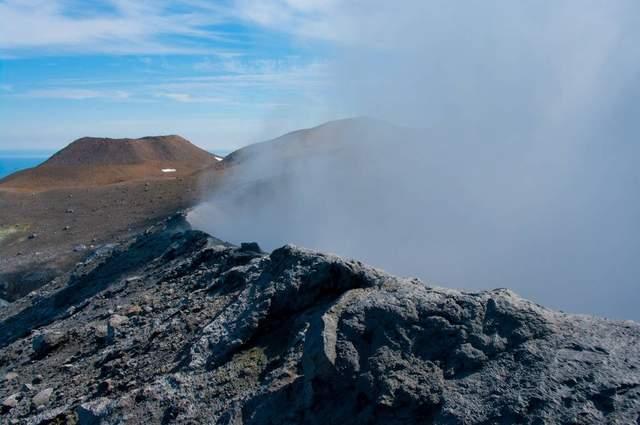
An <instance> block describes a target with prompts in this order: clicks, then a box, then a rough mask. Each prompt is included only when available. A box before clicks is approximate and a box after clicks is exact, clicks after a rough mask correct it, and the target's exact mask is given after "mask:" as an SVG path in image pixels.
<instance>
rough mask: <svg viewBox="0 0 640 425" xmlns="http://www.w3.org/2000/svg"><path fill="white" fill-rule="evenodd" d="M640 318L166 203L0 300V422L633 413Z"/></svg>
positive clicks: (519, 419)
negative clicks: (397, 267) (164, 218)
mask: <svg viewBox="0 0 640 425" xmlns="http://www.w3.org/2000/svg"><path fill="white" fill-rule="evenodd" d="M639 343H640V325H638V324H636V323H632V322H613V321H606V320H603V319H596V318H591V317H586V316H572V315H567V314H562V313H557V312H552V311H549V310H546V309H544V308H542V307H540V306H538V305H535V304H533V303H531V302H528V301H525V300H523V299H521V298H519V297H518V296H517V295H515V294H513V293H511V292H510V291H508V290H495V291H489V292H482V293H465V292H459V291H455V290H450V289H443V288H435V287H430V286H428V285H426V284H424V283H422V282H420V281H417V280H409V279H400V278H396V277H393V276H389V275H387V274H385V273H384V272H382V271H380V270H377V269H374V268H371V267H368V266H365V265H363V264H361V263H359V262H357V261H350V260H345V259H342V258H339V257H336V256H332V255H326V254H320V253H316V252H312V251H307V250H304V249H301V248H296V247H293V246H285V247H283V248H280V249H277V250H275V251H273V252H272V253H271V254H266V253H263V252H260V249H259V247H258V246H257V245H255V244H244V245H242V246H241V247H234V246H230V245H228V244H224V243H223V242H221V241H219V240H217V239H215V238H212V237H210V236H208V235H206V234H204V233H201V232H196V231H191V230H189V229H188V227H187V226H186V225H185V223H184V222H183V221H181V220H180V219H179V218H175V219H173V220H171V221H169V222H168V223H165V224H163V225H161V226H159V227H158V228H155V229H149V231H147V232H146V233H145V234H142V235H140V236H138V237H137V238H136V239H135V240H132V241H129V242H127V243H125V244H123V245H121V246H119V247H116V248H114V249H113V251H112V252H110V253H104V254H101V255H97V256H94V257H92V258H89V259H87V261H85V262H84V263H83V264H81V265H79V266H78V268H77V269H76V270H75V271H74V273H73V274H72V275H71V276H69V277H68V279H60V280H58V281H56V282H54V283H52V284H50V285H48V286H45V287H43V288H41V289H40V290H38V291H37V292H36V293H33V294H32V295H31V296H29V297H26V298H24V299H22V300H19V301H17V302H15V303H12V304H10V305H9V306H7V307H5V308H4V309H2V310H0V372H1V377H2V379H3V384H2V385H1V386H0V401H1V402H2V405H1V406H0V409H2V416H0V419H1V422H2V423H20V424H22V423H27V424H49V423H56V424H63V423H80V424H95V423H105V424H119V423H133V424H136V423H145V424H149V423H167V424H168V423H191V424H194V423H212V424H300V423H307V424H334V423H336V424H337V423H340V424H343V423H353V424H361V423H362V424H364V423H367V424H369V423H380V424H408V423H425V424H430V423H434V424H510V423H525V424H561V423H566V424H600V423H617V424H636V423H640V353H639V349H638V347H639V345H638V344H639Z"/></svg>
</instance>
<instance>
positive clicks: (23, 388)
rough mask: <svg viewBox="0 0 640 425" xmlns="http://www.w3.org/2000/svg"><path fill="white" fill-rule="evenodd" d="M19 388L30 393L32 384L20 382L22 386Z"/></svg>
mask: <svg viewBox="0 0 640 425" xmlns="http://www.w3.org/2000/svg"><path fill="white" fill-rule="evenodd" d="M20 390H21V391H22V392H24V393H30V392H31V391H33V385H32V384H22V387H21V388H20Z"/></svg>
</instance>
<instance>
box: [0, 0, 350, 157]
mask: <svg viewBox="0 0 640 425" xmlns="http://www.w3.org/2000/svg"><path fill="white" fill-rule="evenodd" d="M322 3H323V2H313V1H291V2H289V1H279V0H274V1H263V2H258V1H244V0H240V1H203V0H172V1H169V0H153V1H136V2H131V1H125V0H94V1H78V0H0V136H1V137H0V149H20V148H26V149H49V148H53V149H56V148H59V147H62V146H64V145H65V144H67V143H69V142H70V141H72V140H74V139H76V138H79V137H82V136H87V135H95V136H109V137H140V136H144V135H150V134H174V133H177V134H181V135H183V136H185V137H187V138H189V139H191V140H192V141H194V142H195V143H197V144H199V145H201V146H204V147H207V148H209V149H213V150H216V149H217V150H219V151H221V152H224V151H228V150H231V149H234V148H236V147H238V146H241V145H243V144H246V143H251V142H256V141H260V140H261V139H264V138H268V137H274V136H277V135H279V134H281V133H282V132H285V131H289V130H294V129H297V128H299V127H303V126H310V125H315V124H318V123H320V122H322V121H324V120H328V119H332V118H338V117H339V116H340V115H339V112H338V111H333V112H330V109H329V107H328V105H327V101H326V93H327V79H328V65H327V64H328V61H329V60H330V58H331V55H332V51H333V47H334V46H333V43H332V41H331V40H330V37H329V36H326V37H325V36H324V34H319V33H318V34H302V33H301V30H300V29H301V28H305V31H306V29H307V28H308V26H307V25H305V19H306V18H307V16H309V15H311V14H315V13H317V12H318V7H324V6H318V4H322ZM326 3H327V4H329V3H331V2H326ZM283 28H284V29H285V30H283ZM325 34H329V35H330V32H326V33H325Z"/></svg>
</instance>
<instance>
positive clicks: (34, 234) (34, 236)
mask: <svg viewBox="0 0 640 425" xmlns="http://www.w3.org/2000/svg"><path fill="white" fill-rule="evenodd" d="M37 237H38V234H37V233H32V234H30V235H29V239H35V238H37Z"/></svg>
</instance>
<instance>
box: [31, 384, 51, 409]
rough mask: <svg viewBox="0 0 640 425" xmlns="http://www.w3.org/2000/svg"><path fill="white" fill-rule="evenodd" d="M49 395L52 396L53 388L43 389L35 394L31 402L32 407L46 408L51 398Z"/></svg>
mask: <svg viewBox="0 0 640 425" xmlns="http://www.w3.org/2000/svg"><path fill="white" fill-rule="evenodd" d="M51 394H53V388H45V389H44V390H42V391H40V392H39V393H38V394H36V395H35V396H34V397H33V398H32V399H31V402H32V403H33V405H34V406H35V407H36V408H38V407H40V406H46V405H47V404H48V403H49V399H50V398H51Z"/></svg>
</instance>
